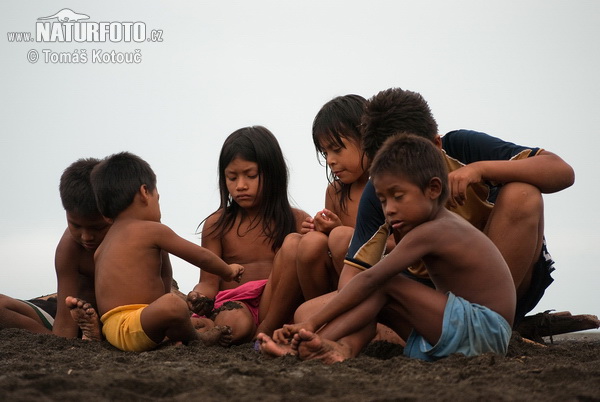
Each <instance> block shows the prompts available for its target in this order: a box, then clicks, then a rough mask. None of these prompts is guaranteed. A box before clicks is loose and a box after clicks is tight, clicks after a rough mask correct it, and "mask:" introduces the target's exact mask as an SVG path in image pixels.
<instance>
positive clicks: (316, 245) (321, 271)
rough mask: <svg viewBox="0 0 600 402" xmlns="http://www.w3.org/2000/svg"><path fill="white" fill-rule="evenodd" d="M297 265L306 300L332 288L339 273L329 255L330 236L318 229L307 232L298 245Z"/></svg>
mask: <svg viewBox="0 0 600 402" xmlns="http://www.w3.org/2000/svg"><path fill="white" fill-rule="evenodd" d="M296 267H297V269H298V280H299V281H300V287H301V288H302V294H303V295H304V299H305V300H310V299H312V298H314V297H317V296H320V295H322V294H325V293H327V292H328V291H330V290H332V287H333V285H332V284H334V283H335V284H337V275H335V274H334V273H335V271H334V268H333V263H332V261H331V256H330V255H329V245H328V236H327V235H325V234H323V233H321V232H316V231H315V232H308V233H306V234H305V235H304V236H303V237H302V240H300V244H299V245H298V259H297V265H296Z"/></svg>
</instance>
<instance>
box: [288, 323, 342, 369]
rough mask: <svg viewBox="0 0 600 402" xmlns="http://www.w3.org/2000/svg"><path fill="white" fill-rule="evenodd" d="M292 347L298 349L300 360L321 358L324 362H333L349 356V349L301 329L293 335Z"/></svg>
mask: <svg viewBox="0 0 600 402" xmlns="http://www.w3.org/2000/svg"><path fill="white" fill-rule="evenodd" d="M292 348H294V349H295V350H297V351H298V356H299V357H300V359H302V360H313V359H317V360H321V361H322V362H323V363H325V364H333V363H337V362H341V361H344V360H346V359H348V358H350V357H351V356H350V351H349V350H346V348H344V347H343V346H342V345H340V344H339V343H337V342H334V341H330V340H328V339H324V338H321V337H320V336H319V335H317V334H315V333H314V332H310V331H307V330H305V329H301V330H300V332H298V333H297V334H295V335H294V339H293V340H292Z"/></svg>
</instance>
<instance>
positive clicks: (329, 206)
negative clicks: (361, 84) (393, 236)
mask: <svg viewBox="0 0 600 402" xmlns="http://www.w3.org/2000/svg"><path fill="white" fill-rule="evenodd" d="M365 102H366V101H365V99H364V98H363V97H361V96H358V95H345V96H339V97H336V98H334V99H332V100H331V101H329V102H327V103H326V104H325V105H323V107H322V108H321V109H320V110H319V112H318V113H317V115H316V116H315V119H314V121H313V142H314V144H315V148H316V150H317V153H318V154H319V155H321V156H323V158H325V162H326V164H327V176H328V181H329V185H328V186H327V190H326V195H325V209H324V210H322V211H319V212H318V213H317V214H316V216H315V217H314V218H310V217H308V218H307V219H306V220H305V221H304V222H303V223H302V230H301V233H302V235H300V234H297V233H296V234H290V235H289V236H287V237H286V239H285V243H284V244H283V247H282V248H281V250H280V251H279V252H278V254H277V256H276V260H275V265H274V270H273V272H272V276H271V278H270V279H269V284H268V286H267V290H266V291H265V297H264V298H263V301H262V302H261V311H260V312H261V316H260V317H261V323H260V326H259V328H258V329H257V335H258V333H260V332H263V333H265V334H267V335H270V334H272V332H273V331H274V330H275V329H277V328H280V327H281V326H282V325H283V324H285V323H288V322H290V321H291V319H292V317H293V314H294V311H295V310H296V308H297V307H298V306H299V305H300V304H301V303H302V302H303V301H304V300H308V299H311V298H314V297H316V296H319V295H321V294H324V293H326V292H328V291H330V290H334V289H336V288H337V284H338V281H337V279H338V272H339V271H340V270H341V268H342V267H343V262H344V257H345V254H346V250H347V248H348V244H349V243H350V238H351V237H352V233H353V227H354V223H355V218H356V212H357V208H358V202H359V200H360V196H361V194H362V191H363V188H364V187H365V184H366V183H367V180H368V172H367V171H366V168H367V166H366V164H365V160H363V157H362V152H361V149H360V141H361V133H360V129H359V126H360V121H361V116H362V113H363V107H364V104H365ZM290 267H292V269H290Z"/></svg>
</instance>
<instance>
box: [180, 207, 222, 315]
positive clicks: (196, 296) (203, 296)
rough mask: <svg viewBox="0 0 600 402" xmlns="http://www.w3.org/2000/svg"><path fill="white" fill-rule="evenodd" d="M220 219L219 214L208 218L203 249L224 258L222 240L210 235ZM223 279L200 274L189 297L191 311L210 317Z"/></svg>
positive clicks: (205, 225) (205, 273)
mask: <svg viewBox="0 0 600 402" xmlns="http://www.w3.org/2000/svg"><path fill="white" fill-rule="evenodd" d="M217 219H218V214H213V215H211V216H209V217H208V218H206V221H205V223H204V228H203V231H202V240H201V242H202V243H201V244H202V247H204V248H206V249H207V250H210V251H212V252H213V253H214V254H215V255H217V256H219V257H221V258H222V257H223V252H222V245H221V240H220V239H217V238H216V237H215V236H211V235H210V228H212V227H213V225H214V224H215V222H216V221H217ZM220 282H221V278H219V276H217V275H214V274H211V273H210V272H208V271H201V272H200V280H199V281H198V283H197V284H196V286H194V289H192V290H191V291H190V292H189V293H188V295H187V301H188V306H189V309H190V310H191V311H193V312H194V313H196V314H198V315H201V316H202V315H208V314H209V313H210V312H211V311H212V309H213V305H214V298H215V296H216V295H217V293H218V292H219V288H220Z"/></svg>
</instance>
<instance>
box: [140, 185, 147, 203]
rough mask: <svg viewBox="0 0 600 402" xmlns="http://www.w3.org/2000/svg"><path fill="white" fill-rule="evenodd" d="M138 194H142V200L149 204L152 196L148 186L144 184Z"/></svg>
mask: <svg viewBox="0 0 600 402" xmlns="http://www.w3.org/2000/svg"><path fill="white" fill-rule="evenodd" d="M138 195H139V196H140V200H141V201H142V202H143V203H144V204H148V198H150V191H148V186H146V185H145V184H142V185H141V186H140V188H139V190H138Z"/></svg>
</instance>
